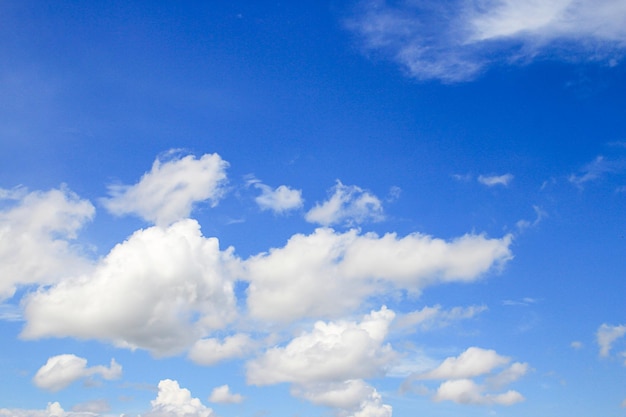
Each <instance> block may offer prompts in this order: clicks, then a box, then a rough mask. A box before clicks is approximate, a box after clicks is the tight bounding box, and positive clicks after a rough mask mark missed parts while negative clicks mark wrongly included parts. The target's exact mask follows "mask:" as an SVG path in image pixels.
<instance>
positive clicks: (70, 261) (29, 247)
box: [0, 187, 95, 301]
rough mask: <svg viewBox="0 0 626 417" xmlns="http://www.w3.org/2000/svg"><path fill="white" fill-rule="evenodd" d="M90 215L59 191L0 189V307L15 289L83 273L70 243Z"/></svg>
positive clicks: (71, 195)
mask: <svg viewBox="0 0 626 417" xmlns="http://www.w3.org/2000/svg"><path fill="white" fill-rule="evenodd" d="M3 200H4V201H3ZM7 201H8V202H9V203H8V204H5V203H6V202H7ZM94 213H95V209H94V207H93V205H92V204H91V203H90V202H89V201H86V200H81V199H80V198H79V197H78V196H77V195H76V194H74V193H72V192H71V191H69V190H68V189H67V188H65V187H61V189H53V190H50V191H45V192H44V191H34V192H31V193H28V192H27V191H26V190H25V189H23V188H20V189H17V190H3V189H0V301H1V300H2V299H5V298H9V297H11V296H12V295H13V294H14V293H15V289H16V287H17V286H19V285H28V284H50V283H54V282H56V281H58V280H59V279H60V278H61V277H63V276H64V275H66V274H74V273H78V272H80V271H84V270H86V269H88V267H89V262H87V261H86V260H85V259H84V258H83V257H82V256H81V253H80V248H78V247H77V246H74V245H73V244H72V240H73V239H75V238H76V234H77V232H78V231H79V230H80V229H81V228H82V227H83V226H84V225H85V223H86V222H87V221H89V220H91V218H92V217H93V216H94Z"/></svg>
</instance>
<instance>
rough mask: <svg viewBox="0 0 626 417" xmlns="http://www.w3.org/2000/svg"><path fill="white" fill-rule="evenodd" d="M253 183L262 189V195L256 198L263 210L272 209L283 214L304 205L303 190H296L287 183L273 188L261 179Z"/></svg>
mask: <svg viewBox="0 0 626 417" xmlns="http://www.w3.org/2000/svg"><path fill="white" fill-rule="evenodd" d="M252 184H253V185H254V186H255V187H256V188H258V189H259V190H261V195H259V196H258V197H256V198H255V199H254V201H256V203H257V204H258V205H259V207H260V208H261V210H271V211H273V212H274V213H278V214H281V213H285V212H287V211H289V210H295V209H298V208H300V207H302V204H303V200H302V191H301V190H294V189H293V188H290V187H288V186H286V185H280V186H278V187H276V188H272V187H270V186H268V185H265V184H263V183H261V182H259V181H253V182H252Z"/></svg>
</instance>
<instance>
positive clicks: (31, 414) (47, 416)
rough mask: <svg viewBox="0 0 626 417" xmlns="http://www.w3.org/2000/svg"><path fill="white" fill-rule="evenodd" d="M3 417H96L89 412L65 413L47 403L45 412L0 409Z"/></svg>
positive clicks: (58, 406) (57, 405)
mask: <svg viewBox="0 0 626 417" xmlns="http://www.w3.org/2000/svg"><path fill="white" fill-rule="evenodd" d="M0 416H3V417H96V416H97V415H96V414H94V413H93V412H90V411H65V410H63V408H62V407H61V404H59V403H58V402H52V403H48V406H47V407H46V409H45V410H24V409H15V408H13V409H8V408H0Z"/></svg>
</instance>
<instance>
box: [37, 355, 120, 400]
mask: <svg viewBox="0 0 626 417" xmlns="http://www.w3.org/2000/svg"><path fill="white" fill-rule="evenodd" d="M93 375H100V376H101V377H102V378H104V379H108V380H111V379H118V378H120V377H121V376H122V367H121V366H120V365H119V364H118V363H117V362H115V359H111V364H110V365H109V367H108V368H107V367H106V366H103V365H99V366H92V367H87V359H85V358H81V357H78V356H76V355H72V354H65V355H57V356H52V357H51V358H49V359H48V361H47V362H46V364H45V365H43V366H42V367H41V368H39V370H38V371H37V373H36V374H35V376H34V378H33V382H34V383H35V385H37V386H38V387H39V388H43V389H46V390H49V391H59V390H61V389H63V388H65V387H67V386H68V385H70V384H71V383H72V382H74V381H77V380H79V379H82V378H86V377H91V376H93Z"/></svg>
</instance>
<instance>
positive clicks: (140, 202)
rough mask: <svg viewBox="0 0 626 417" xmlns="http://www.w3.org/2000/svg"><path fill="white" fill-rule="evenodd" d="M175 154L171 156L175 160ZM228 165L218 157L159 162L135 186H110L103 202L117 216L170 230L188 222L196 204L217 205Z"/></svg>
mask: <svg viewBox="0 0 626 417" xmlns="http://www.w3.org/2000/svg"><path fill="white" fill-rule="evenodd" d="M172 155H175V153H173V152H170V153H169V154H168V156H170V157H172ZM227 167H228V162H226V161H224V160H223V159H222V158H221V157H220V156H219V155H218V154H205V155H202V157H200V158H199V159H196V158H195V157H194V156H193V155H187V156H184V157H182V158H178V157H173V158H171V159H169V160H161V159H158V158H157V159H156V160H155V161H154V164H153V165H152V169H151V170H150V172H147V173H145V174H144V175H143V176H142V177H141V180H140V181H139V182H138V183H137V184H135V185H112V186H109V193H110V195H111V197H110V198H107V199H103V200H102V202H103V204H104V205H105V207H106V208H107V209H108V210H109V211H110V212H111V213H113V214H116V215H123V214H136V215H138V216H140V217H142V218H143V219H145V220H147V221H149V222H153V223H155V224H157V225H162V226H167V225H169V224H171V223H173V222H175V221H177V220H180V219H183V218H186V217H188V216H189V214H190V213H191V210H192V208H193V204H194V203H196V202H200V201H206V200H210V201H211V202H212V204H213V205H215V204H217V202H218V201H219V199H220V198H221V197H222V195H223V193H224V187H223V185H224V182H225V180H226V168H227Z"/></svg>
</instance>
